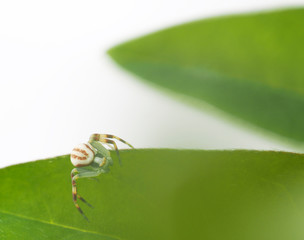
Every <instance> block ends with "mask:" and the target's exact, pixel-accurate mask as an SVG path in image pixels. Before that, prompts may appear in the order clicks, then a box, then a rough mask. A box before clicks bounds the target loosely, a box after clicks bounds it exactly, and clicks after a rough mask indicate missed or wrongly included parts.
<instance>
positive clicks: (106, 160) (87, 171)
mask: <svg viewBox="0 0 304 240" xmlns="http://www.w3.org/2000/svg"><path fill="white" fill-rule="evenodd" d="M111 139H117V140H119V141H121V142H123V143H125V144H127V145H128V146H130V147H131V148H134V147H133V146H132V145H131V144H129V143H127V142H126V141H125V140H123V139H121V138H119V137H116V136H114V135H110V134H97V133H95V134H92V135H91V136H90V139H89V142H88V143H82V144H79V145H78V146H76V147H75V148H74V149H73V150H72V153H71V162H72V164H73V165H74V166H75V168H74V169H73V170H72V172H71V178H72V194H73V201H74V204H75V207H76V208H77V209H78V211H79V212H80V213H81V215H82V216H83V217H84V218H85V219H86V220H87V221H89V220H88V218H87V217H86V215H85V214H84V213H83V211H82V210H81V208H80V207H79V205H78V203H77V198H79V199H80V200H81V201H83V202H84V203H85V204H87V205H88V206H89V207H91V208H93V206H92V205H91V204H89V203H88V202H87V201H86V200H84V199H83V198H82V197H81V196H80V195H79V194H78V193H77V188H76V180H77V179H79V178H89V177H97V176H99V175H100V174H101V173H107V172H109V171H110V169H109V166H112V165H113V160H112V158H111V155H110V151H109V150H108V149H106V148H105V147H104V146H103V144H106V145H108V146H109V147H110V148H112V149H113V146H114V149H115V150H116V153H117V156H118V159H119V164H120V165H121V160H120V156H119V151H118V148H117V145H116V143H115V141H113V140H111ZM112 145H113V146H112Z"/></svg>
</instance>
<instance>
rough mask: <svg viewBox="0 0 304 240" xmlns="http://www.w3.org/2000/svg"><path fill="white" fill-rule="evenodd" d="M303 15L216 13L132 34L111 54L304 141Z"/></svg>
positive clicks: (169, 85) (154, 78) (157, 80)
mask: <svg viewBox="0 0 304 240" xmlns="http://www.w3.org/2000/svg"><path fill="white" fill-rule="evenodd" d="M303 22H304V9H289V10H282V11H275V12H262V13H254V14H246V15H236V16H226V17H218V18H212V19H206V20H201V21H196V22H191V23H188V24H184V25H180V26H176V27H172V28H169V29H165V30H163V31H159V32H156V33H153V34H150V35H147V36H145V37H142V38H139V39H135V40H132V41H129V42H127V43H124V44H121V45H119V46H116V47H114V48H112V49H110V50H109V54H110V56H111V57H112V58H113V59H114V60H115V61H116V62H117V63H119V64H120V65H121V66H123V67H124V68H125V69H127V70H129V71H131V72H133V73H135V74H136V75H138V76H140V77H142V78H144V79H147V80H149V81H150V82H151V83H153V84H156V85H158V86H162V87H164V88H166V89H170V90H173V91H174V92H177V93H181V94H184V95H188V96H191V97H194V98H195V99H199V100H203V101H206V102H209V103H211V104H212V105H214V106H216V107H217V108H218V109H221V110H224V111H226V112H228V113H230V114H231V115H234V116H237V117H238V118H240V119H243V120H246V121H247V122H249V123H251V124H253V125H256V126H258V127H261V128H264V129H267V130H270V131H272V132H274V133H276V134H278V135H281V136H284V137H288V138H290V139H294V140H297V141H303V140H304V124H303V123H304V111H303V109H304V80H303V79H304V67H303V66H304V65H303V64H304V44H303V43H304V27H303ZM193 102H194V101H193Z"/></svg>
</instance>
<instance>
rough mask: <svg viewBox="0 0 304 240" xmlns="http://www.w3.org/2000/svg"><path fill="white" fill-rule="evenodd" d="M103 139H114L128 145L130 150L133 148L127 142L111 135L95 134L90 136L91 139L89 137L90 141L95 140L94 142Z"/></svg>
mask: <svg viewBox="0 0 304 240" xmlns="http://www.w3.org/2000/svg"><path fill="white" fill-rule="evenodd" d="M103 138H114V139H117V140H118V141H121V142H123V143H124V144H126V145H128V146H129V147H130V148H134V147H133V146H132V145H131V144H130V143H128V142H127V141H125V140H123V139H121V138H120V137H117V136H115V135H112V134H98V133H95V134H92V135H91V137H90V140H95V141H100V139H103Z"/></svg>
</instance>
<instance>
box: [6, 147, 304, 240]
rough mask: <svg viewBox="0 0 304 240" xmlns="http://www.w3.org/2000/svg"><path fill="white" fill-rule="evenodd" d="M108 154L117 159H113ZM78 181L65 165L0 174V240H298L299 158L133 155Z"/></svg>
mask: <svg viewBox="0 0 304 240" xmlns="http://www.w3.org/2000/svg"><path fill="white" fill-rule="evenodd" d="M113 155H114V154H113ZM121 157H122V160H123V166H122V167H120V166H119V164H117V163H118V161H117V158H116V157H115V156H113V158H114V162H115V163H116V164H115V165H114V166H113V167H112V169H111V172H110V173H108V174H103V175H100V176H99V177H98V178H97V179H98V180H99V181H94V180H92V179H80V180H79V181H78V187H79V193H80V194H81V195H82V196H83V197H84V198H85V199H86V200H87V201H89V202H90V203H91V204H92V205H94V207H95V208H94V209H90V208H89V207H87V206H85V205H84V204H82V203H80V206H81V207H82V209H83V210H84V212H85V213H86V215H87V216H88V218H89V219H90V222H86V221H85V220H84V219H83V218H82V216H81V215H80V214H79V213H78V212H77V210H76V208H75V207H74V205H73V201H72V195H71V181H70V171H71V169H72V165H71V163H70V161H69V157H68V156H62V157H57V158H53V159H48V160H42V161H36V162H30V163H26V164H20V165H15V166H11V167H7V168H4V169H1V170H0V179H1V185H0V199H1V201H0V221H1V224H0V239H10V240H14V239H59V240H60V239H73V240H77V239H102V240H103V239H125V240H126V239H130V240H131V239H132V240H133V239H213V240H217V239H218V240H222V239H226V240H230V239H231V240H244V239H246V240H251V239H252V240H256V239H268V240H269V239H275V240H281V239H282V240H286V239H293V240H298V239H299V240H300V239H301V240H302V239H303V237H304V227H303V222H304V157H303V156H302V155H299V154H292V153H284V152H257V151H194V150H166V149H163V150H157V149H146V150H130V151H122V152H121Z"/></svg>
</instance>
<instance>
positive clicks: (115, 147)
mask: <svg viewBox="0 0 304 240" xmlns="http://www.w3.org/2000/svg"><path fill="white" fill-rule="evenodd" d="M98 141H99V142H101V143H109V144H113V146H114V149H115V151H116V154H117V156H118V160H119V164H120V165H121V159H120V154H119V151H118V147H117V145H116V142H115V141H113V140H111V139H107V138H100V139H99V140H98Z"/></svg>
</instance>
